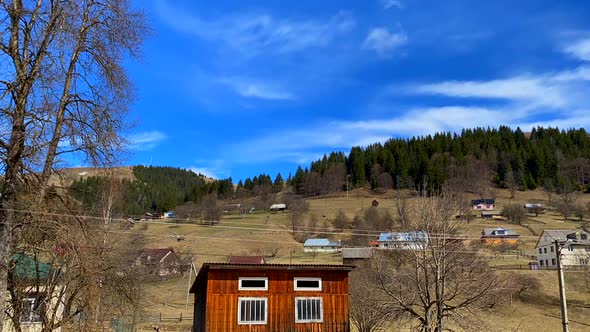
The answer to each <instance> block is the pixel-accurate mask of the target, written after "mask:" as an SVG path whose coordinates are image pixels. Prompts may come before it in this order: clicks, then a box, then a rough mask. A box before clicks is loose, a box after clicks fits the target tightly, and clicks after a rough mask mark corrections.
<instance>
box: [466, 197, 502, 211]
mask: <svg viewBox="0 0 590 332" xmlns="http://www.w3.org/2000/svg"><path fill="white" fill-rule="evenodd" d="M471 206H472V207H473V209H474V210H493V209H495V208H496V200H495V199H491V198H487V199H474V200H472V201H471Z"/></svg>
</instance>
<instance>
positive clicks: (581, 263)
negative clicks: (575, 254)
mask: <svg viewBox="0 0 590 332" xmlns="http://www.w3.org/2000/svg"><path fill="white" fill-rule="evenodd" d="M580 265H588V258H580Z"/></svg>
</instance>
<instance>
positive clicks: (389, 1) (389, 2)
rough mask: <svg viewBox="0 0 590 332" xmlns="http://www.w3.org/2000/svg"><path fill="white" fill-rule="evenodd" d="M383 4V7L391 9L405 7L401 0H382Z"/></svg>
mask: <svg viewBox="0 0 590 332" xmlns="http://www.w3.org/2000/svg"><path fill="white" fill-rule="evenodd" d="M381 5H383V8H385V9H390V8H394V7H395V8H398V9H402V8H403V5H402V2H401V1H399V0H381Z"/></svg>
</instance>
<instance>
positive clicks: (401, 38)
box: [363, 27, 408, 56]
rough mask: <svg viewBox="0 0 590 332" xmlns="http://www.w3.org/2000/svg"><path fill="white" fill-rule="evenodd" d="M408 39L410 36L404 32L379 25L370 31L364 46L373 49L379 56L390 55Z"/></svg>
mask: <svg viewBox="0 0 590 332" xmlns="http://www.w3.org/2000/svg"><path fill="white" fill-rule="evenodd" d="M407 41H408V37H407V36H406V34H405V33H403V32H400V33H392V32H389V31H388V30H387V29H386V28H383V27H378V28H374V29H372V30H371V31H370V32H369V34H368V35H367V37H366V38H365V41H364V42H363V48H364V49H367V50H373V51H375V52H377V54H378V55H379V56H388V55H390V54H391V52H393V51H394V50H396V49H397V48H399V47H400V46H402V45H404V44H405V43H406V42H407Z"/></svg>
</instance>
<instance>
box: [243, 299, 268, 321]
mask: <svg viewBox="0 0 590 332" xmlns="http://www.w3.org/2000/svg"><path fill="white" fill-rule="evenodd" d="M266 302H267V299H266V297H240V298H238V307H239V310H238V324H240V325H249V324H266V314H267V305H266Z"/></svg>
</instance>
